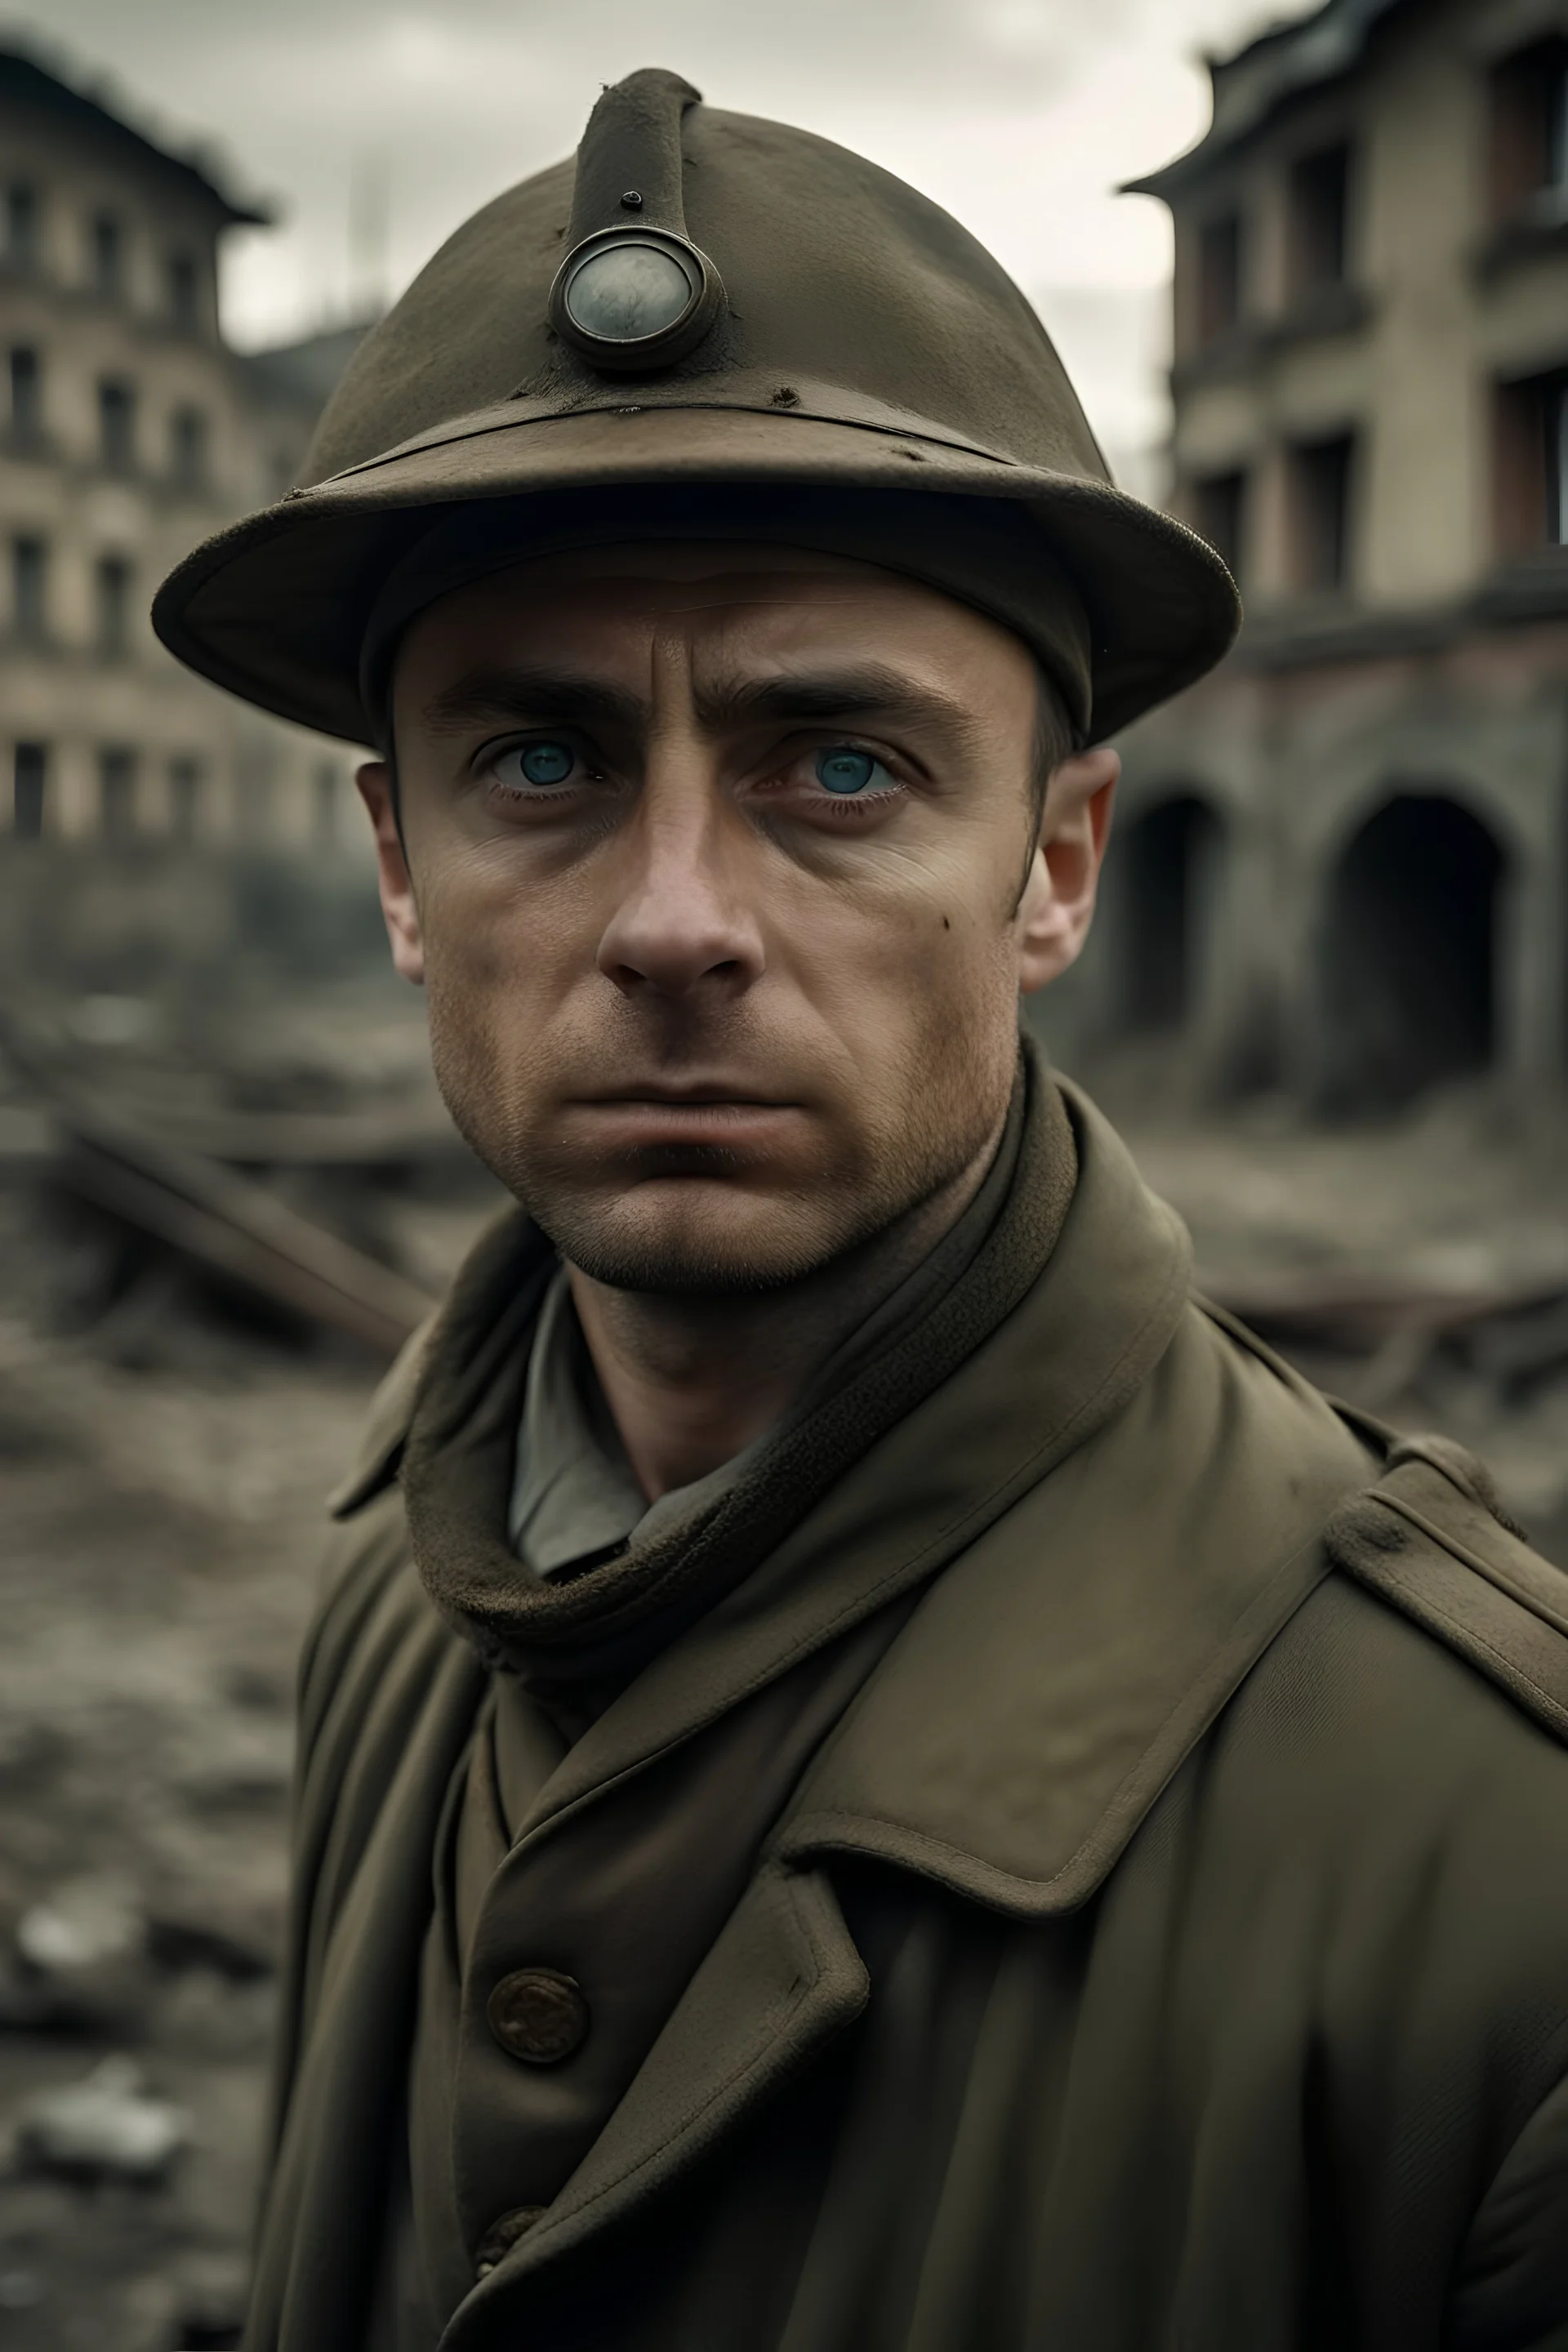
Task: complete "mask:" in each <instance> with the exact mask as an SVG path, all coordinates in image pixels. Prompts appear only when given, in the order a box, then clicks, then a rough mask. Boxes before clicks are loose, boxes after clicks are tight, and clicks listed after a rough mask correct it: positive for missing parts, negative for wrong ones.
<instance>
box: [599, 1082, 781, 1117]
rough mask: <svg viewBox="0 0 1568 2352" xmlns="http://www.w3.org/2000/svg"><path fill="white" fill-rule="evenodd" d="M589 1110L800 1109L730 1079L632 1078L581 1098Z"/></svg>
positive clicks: (779, 1098)
mask: <svg viewBox="0 0 1568 2352" xmlns="http://www.w3.org/2000/svg"><path fill="white" fill-rule="evenodd" d="M579 1099H580V1100H581V1102H582V1103H583V1104H584V1106H585V1107H586V1108H589V1109H606V1108H614V1109H617V1110H619V1109H624V1108H626V1107H627V1106H642V1105H645V1104H646V1105H652V1106H654V1107H656V1108H660V1109H665V1108H672V1109H677V1110H689V1109H708V1108H735V1109H741V1110H795V1109H797V1108H799V1106H798V1105H797V1104H796V1103H795V1102H793V1101H790V1100H788V1099H786V1098H785V1097H781V1096H777V1095H763V1094H758V1093H755V1092H754V1091H753V1090H752V1088H751V1087H747V1086H744V1085H742V1084H740V1083H738V1082H736V1081H733V1080H731V1079H727V1078H686V1079H679V1078H675V1079H671V1078H629V1079H626V1081H625V1082H623V1083H622V1084H619V1085H616V1086H613V1087H602V1088H600V1089H599V1091H598V1092H597V1093H595V1094H592V1095H584V1096H582V1097H579Z"/></svg>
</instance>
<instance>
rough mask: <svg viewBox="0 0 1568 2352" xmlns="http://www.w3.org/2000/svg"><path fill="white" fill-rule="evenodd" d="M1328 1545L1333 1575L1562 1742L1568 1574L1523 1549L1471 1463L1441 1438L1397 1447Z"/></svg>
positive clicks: (1342, 1512)
mask: <svg viewBox="0 0 1568 2352" xmlns="http://www.w3.org/2000/svg"><path fill="white" fill-rule="evenodd" d="M1326 1540H1327V1543H1328V1548H1329V1553H1330V1557H1331V1559H1333V1560H1334V1561H1335V1563H1336V1564H1337V1565H1338V1566H1339V1567H1340V1568H1342V1569H1343V1570H1346V1571H1347V1572H1348V1573H1349V1574H1350V1575H1352V1576H1353V1577H1354V1578H1355V1579H1356V1580H1357V1581H1358V1582H1359V1583H1362V1584H1364V1585H1365V1586H1367V1587H1368V1589H1369V1590H1370V1591H1373V1592H1375V1593H1377V1594H1379V1595H1380V1597H1381V1598H1382V1599H1383V1600H1384V1601H1389V1602H1391V1603H1392V1605H1393V1606H1394V1608H1395V1609H1398V1610H1401V1611H1403V1612H1404V1613H1405V1616H1407V1617H1410V1618H1413V1619H1414V1620H1415V1623H1416V1624H1418V1625H1421V1626H1424V1627H1425V1628H1426V1631H1427V1632H1428V1633H1433V1634H1435V1635H1436V1638H1437V1639H1438V1640H1439V1641H1440V1642H1445V1643H1447V1645H1448V1647H1449V1648H1450V1649H1452V1650H1457V1651H1458V1654H1459V1655H1460V1656H1461V1657H1463V1658H1466V1659H1468V1662H1469V1664H1471V1665H1472V1666H1475V1667H1476V1668H1477V1669H1478V1670H1479V1672H1480V1673H1481V1674H1483V1675H1488V1676H1489V1679H1490V1680H1491V1681H1493V1682H1495V1683H1497V1684H1499V1685H1500V1686H1501V1688H1502V1689H1504V1690H1506V1691H1507V1692H1508V1693H1509V1695H1510V1697H1511V1698H1513V1699H1514V1701H1515V1702H1516V1703H1517V1705H1519V1706H1521V1707H1523V1708H1524V1709H1525V1710H1526V1712H1527V1713H1528V1714H1530V1715H1532V1716H1533V1717H1535V1719H1536V1721H1537V1722H1538V1723H1542V1724H1544V1725H1545V1726H1546V1727H1547V1729H1548V1730H1550V1731H1552V1732H1555V1733H1556V1735H1557V1737H1558V1738H1560V1739H1563V1740H1568V1574H1564V1572H1563V1570H1562V1569H1560V1568H1554V1567H1553V1566H1552V1562H1551V1561H1550V1560H1547V1559H1542V1556H1541V1554H1540V1553H1539V1552H1538V1551H1535V1550H1532V1549H1531V1545H1530V1543H1529V1542H1528V1540H1527V1539H1526V1537H1525V1534H1524V1530H1523V1528H1520V1527H1518V1526H1516V1525H1515V1523H1514V1522H1513V1521H1512V1520H1511V1519H1510V1517H1508V1514H1507V1513H1506V1512H1505V1511H1504V1510H1503V1509H1502V1507H1501V1506H1500V1503H1499V1501H1498V1498H1497V1491H1496V1488H1495V1486H1493V1484H1492V1479H1491V1475H1490V1473H1489V1471H1488V1470H1487V1469H1486V1468H1485V1466H1484V1465H1482V1464H1481V1463H1479V1462H1478V1461H1477V1460H1476V1458H1475V1456H1474V1455H1473V1454H1467V1453H1466V1451H1465V1449H1464V1448H1463V1446H1459V1445H1456V1444H1453V1443H1452V1442H1451V1441H1450V1440H1449V1439H1447V1438H1444V1437H1407V1438H1402V1439H1400V1440H1399V1441H1398V1442H1397V1443H1396V1444H1394V1447H1393V1449H1392V1450H1391V1452H1390V1454H1389V1455H1388V1461H1387V1466H1386V1468H1385V1469H1384V1475H1383V1476H1382V1477H1381V1478H1380V1479H1379V1480H1378V1482H1377V1484H1376V1486H1372V1487H1369V1488H1367V1489H1366V1490H1365V1491H1363V1493H1361V1494H1359V1495H1352V1496H1351V1497H1350V1498H1349V1499H1348V1500H1347V1501H1346V1502H1343V1503H1342V1504H1341V1505H1340V1507H1339V1508H1338V1509H1337V1510H1336V1511H1335V1512H1334V1514H1333V1517H1331V1519H1330V1521H1329V1525H1328V1528H1327V1531H1326Z"/></svg>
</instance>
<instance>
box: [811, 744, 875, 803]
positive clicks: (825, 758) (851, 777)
mask: <svg viewBox="0 0 1568 2352" xmlns="http://www.w3.org/2000/svg"><path fill="white" fill-rule="evenodd" d="M881 764H882V763H881V761H879V760H874V759H873V758H872V757H871V754H870V752H869V751H855V750H854V749H853V748H852V747H851V746H850V745H849V744H847V743H836V744H835V745H834V746H833V748H832V750H831V751H819V752H818V753H817V755H816V781H817V782H818V783H819V784H820V785H821V786H822V789H823V791H824V792H825V793H863V792H864V791H865V789H866V787H867V785H868V783H869V782H870V781H871V779H872V777H873V776H874V775H875V774H876V772H877V770H878V769H879V767H880V766H881Z"/></svg>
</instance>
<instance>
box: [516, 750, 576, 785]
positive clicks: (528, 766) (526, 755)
mask: <svg viewBox="0 0 1568 2352" xmlns="http://www.w3.org/2000/svg"><path fill="white" fill-rule="evenodd" d="M518 764H519V766H520V767H521V770H522V772H523V774H524V775H525V776H526V777H527V779H528V781H529V782H530V783H531V784H563V783H564V782H565V781H566V779H567V777H568V776H569V775H570V774H571V773H572V771H573V768H574V766H575V765H576V758H575V754H574V752H573V751H572V748H571V746H570V744H567V743H526V744H524V746H523V748H522V751H521V753H520V755H519V761H518Z"/></svg>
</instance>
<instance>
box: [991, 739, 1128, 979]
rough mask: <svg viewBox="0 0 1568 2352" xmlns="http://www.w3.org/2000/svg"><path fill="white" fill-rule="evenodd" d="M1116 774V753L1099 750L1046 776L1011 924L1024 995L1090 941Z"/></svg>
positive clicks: (1061, 968) (1076, 755)
mask: <svg viewBox="0 0 1568 2352" xmlns="http://www.w3.org/2000/svg"><path fill="white" fill-rule="evenodd" d="M1120 775H1121V754H1120V753H1119V752H1116V751H1109V750H1107V749H1106V747H1105V746H1104V745H1103V744H1100V745H1097V747H1096V748H1095V750H1093V751H1079V752H1075V753H1074V755H1073V757H1072V758H1071V759H1069V760H1064V761H1062V763H1061V765H1060V766H1059V767H1058V768H1057V769H1056V770H1055V772H1053V774H1052V776H1051V781H1050V785H1049V787H1048V789H1047V793H1046V805H1045V809H1044V811H1043V812H1042V814H1041V818H1040V838H1039V843H1038V845H1037V848H1036V851H1035V855H1034V858H1033V860H1032V862H1031V864H1030V866H1029V874H1028V879H1027V880H1026V883H1025V885H1024V895H1023V897H1022V898H1020V900H1019V902H1018V912H1017V918H1016V920H1017V925H1018V986H1019V988H1020V990H1021V991H1022V992H1023V993H1024V994H1025V995H1026V996H1029V995H1032V994H1033V993H1034V992H1035V990H1036V989H1037V988H1044V987H1045V986H1046V985H1047V982H1050V981H1053V980H1056V979H1057V978H1058V977H1059V975H1060V974H1061V973H1062V972H1064V971H1066V970H1067V968H1068V964H1070V963H1073V962H1075V961H1077V958H1078V954H1079V950H1080V949H1081V947H1082V946H1083V943H1084V940H1086V939H1087V938H1088V936H1089V923H1090V921H1091V919H1092V918H1093V915H1094V897H1095V892H1096V890H1097V889H1098V887H1099V886H1100V865H1101V862H1102V861H1103V859H1104V856H1105V845H1106V841H1107V839H1108V838H1109V835H1110V804H1111V802H1112V801H1113V800H1114V798H1115V796H1116V783H1117V779H1118V777H1119V776H1120Z"/></svg>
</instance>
